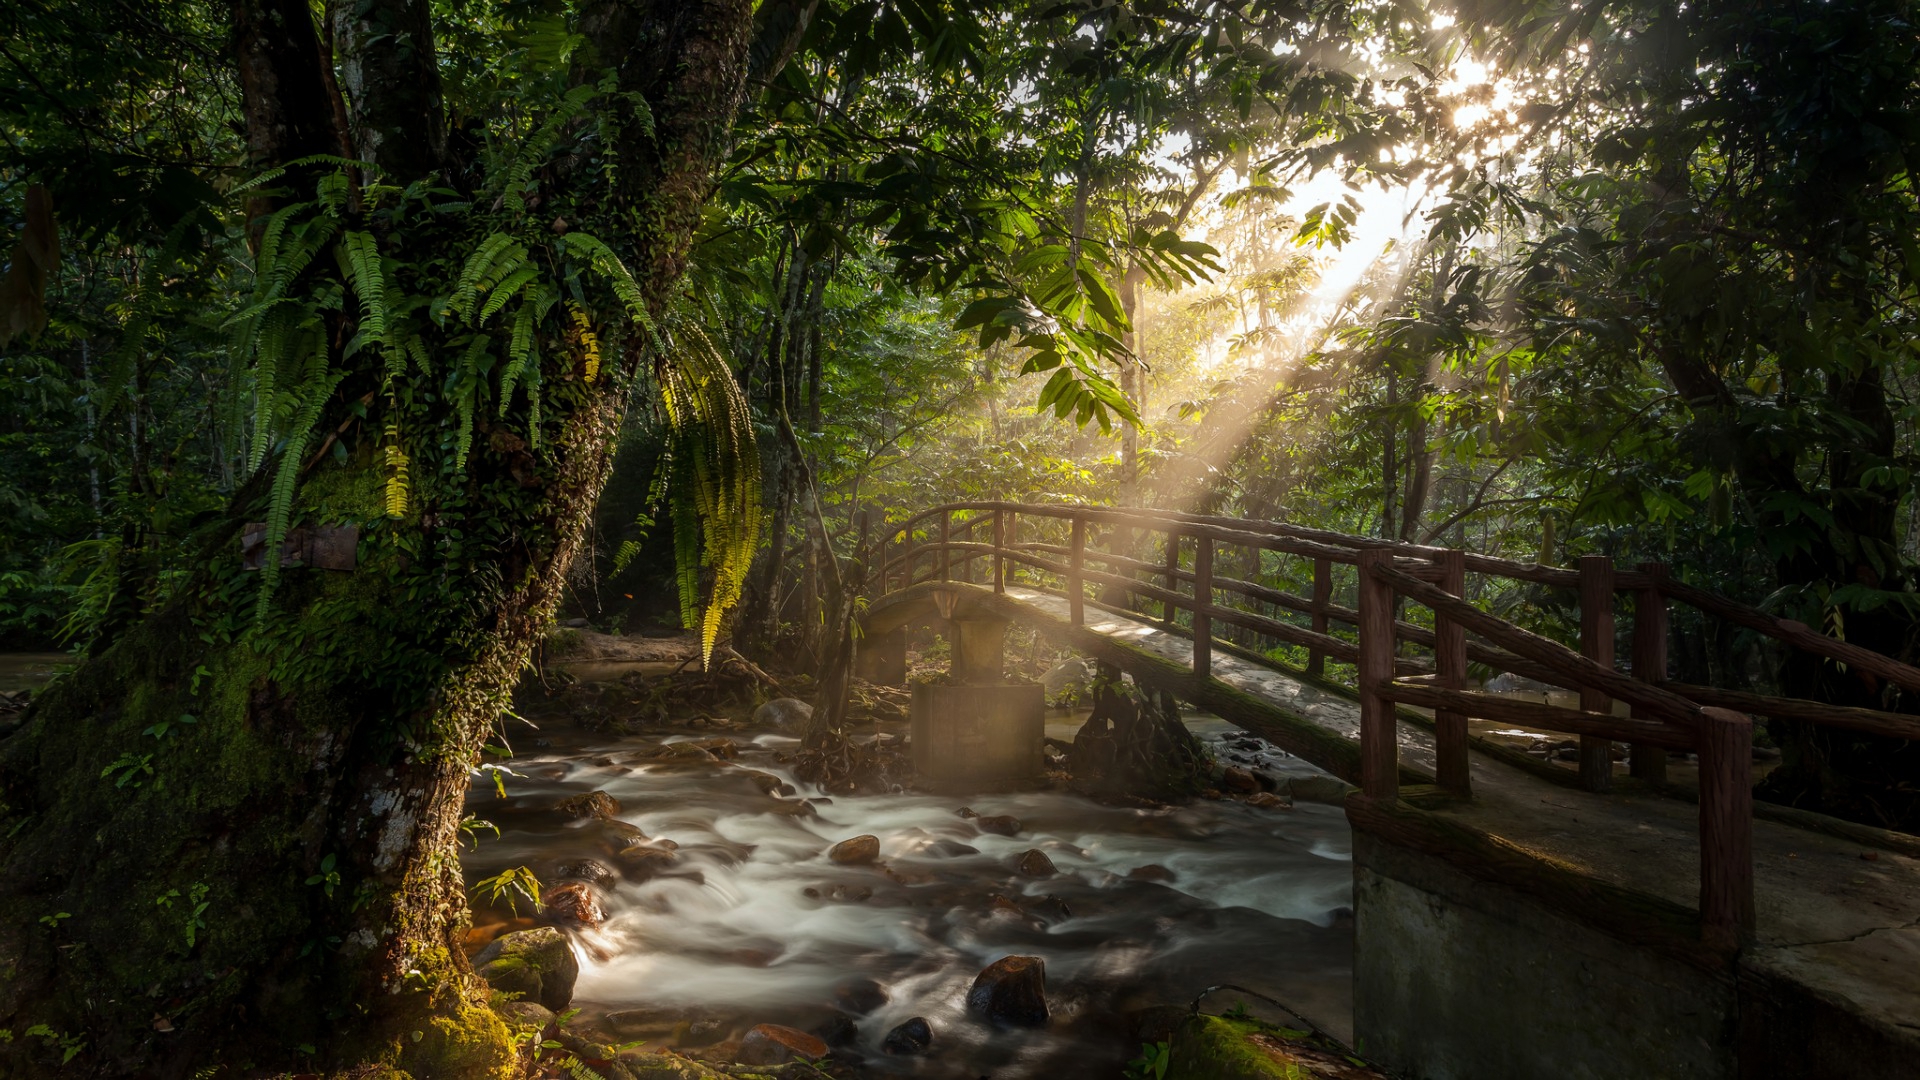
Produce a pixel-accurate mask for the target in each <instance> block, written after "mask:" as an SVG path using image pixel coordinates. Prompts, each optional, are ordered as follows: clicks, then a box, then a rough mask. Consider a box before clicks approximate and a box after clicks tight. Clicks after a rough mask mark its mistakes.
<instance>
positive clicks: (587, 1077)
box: [560, 1054, 607, 1080]
mask: <svg viewBox="0 0 1920 1080" xmlns="http://www.w3.org/2000/svg"><path fill="white" fill-rule="evenodd" d="M560 1067H561V1068H562V1069H564V1070H566V1073H567V1075H568V1076H570V1077H572V1078H573V1080H607V1078H606V1077H604V1076H602V1075H600V1074H599V1073H598V1072H595V1071H594V1070H593V1069H592V1068H591V1067H590V1066H588V1065H587V1063H586V1062H584V1061H581V1060H580V1059H579V1058H578V1057H576V1056H575V1055H573V1054H568V1055H567V1056H566V1057H563V1058H561V1059H560Z"/></svg>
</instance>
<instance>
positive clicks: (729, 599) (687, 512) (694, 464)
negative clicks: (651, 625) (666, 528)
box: [655, 322, 761, 665]
mask: <svg viewBox="0 0 1920 1080" xmlns="http://www.w3.org/2000/svg"><path fill="white" fill-rule="evenodd" d="M674 336H675V338H676V340H675V341H674V343H673V344H674V348H673V349H672V351H671V353H665V352H663V353H661V354H659V355H660V360H659V362H658V363H657V365H656V370H655V374H656V376H657V378H658V379H659V383H660V399H661V404H662V405H663V406H664V408H665V411H666V414H667V422H668V424H669V425H670V426H671V428H672V431H673V448H672V456H673V466H672V467H673V469H674V470H675V479H676V482H675V483H674V484H673V485H672V488H671V491H670V492H669V495H670V499H671V503H672V511H673V524H674V555H675V565H676V568H677V570H678V578H679V583H680V608H681V613H682V614H681V617H682V619H683V621H684V622H685V624H686V625H688V626H690V627H691V626H695V625H698V626H699V628H700V661H701V663H702V665H707V664H710V663H711V662H712V658H713V647H714V644H715V643H716V642H717V641H718V640H719V636H720V627H721V625H722V624H723V623H724V622H725V619H726V616H727V613H728V612H730V611H731V610H732V609H733V607H734V606H735V605H736V604H738V603H739V601H740V591H741V588H742V586H743V585H745V583H746V579H747V570H748V568H749V567H750V566H751V565H752V563H753V555H754V552H755V551H756V550H757V549H758V548H759V545H760V511H761V506H760V450H759V446H758V445H757V443H756V441H755V439H754V434H753V414H752V411H751V410H750V409H749V407H748V405H747V399H746V395H744V394H742V393H741V392H740V384H739V382H738V381H736V380H735V378H734V375H733V369H732V367H731V366H730V365H728V363H727V361H726V358H725V357H723V356H721V355H720V351H719V350H718V349H716V348H714V346H713V342H712V341H711V340H709V339H708V337H707V335H706V333H705V332H704V331H702V330H701V329H700V327H699V326H697V325H695V324H693V323H691V322H688V323H685V324H684V325H682V326H680V327H678V329H677V333H676V334H675V335H674ZM703 569H704V570H705V571H706V572H707V573H708V574H709V575H710V576H711V579H712V590H711V592H709V593H708V595H707V596H706V597H705V603H704V604H702V603H701V597H700V589H699V584H700V572H701V570H703Z"/></svg>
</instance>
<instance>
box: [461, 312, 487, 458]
mask: <svg viewBox="0 0 1920 1080" xmlns="http://www.w3.org/2000/svg"><path fill="white" fill-rule="evenodd" d="M492 344H493V343H492V342H491V341H489V340H488V339H487V337H486V335H484V334H475V335H474V336H473V340H472V341H470V342H468V343H467V348H466V351H465V352H463V353H461V354H460V366H459V368H458V369H456V370H455V372H454V390H453V393H454V407H455V408H456V409H457V410H458V411H459V414H460V430H459V434H458V435H457V436H456V437H455V438H456V441H455V444H454V452H453V467H454V468H455V469H456V470H459V469H465V468H466V467H467V452H468V451H469V450H470V449H472V447H473V412H474V409H475V407H476V406H477V405H478V404H479V397H480V387H481V385H482V380H484V379H485V378H486V371H487V368H489V367H491V366H492V363H493V353H492V351H491V346H492Z"/></svg>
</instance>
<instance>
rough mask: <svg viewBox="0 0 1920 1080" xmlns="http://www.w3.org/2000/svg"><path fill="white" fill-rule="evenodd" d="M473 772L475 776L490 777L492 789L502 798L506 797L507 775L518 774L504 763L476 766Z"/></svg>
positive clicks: (515, 775)
mask: <svg viewBox="0 0 1920 1080" xmlns="http://www.w3.org/2000/svg"><path fill="white" fill-rule="evenodd" d="M473 772H474V775H475V776H490V777H492V778H493V790H494V791H495V793H497V794H498V795H499V796H500V797H501V798H503V799H504V798H506V797H507V777H509V776H514V777H517V776H519V775H520V774H519V773H517V772H514V771H513V770H512V769H509V768H507V767H506V766H505V765H495V764H492V763H488V764H485V765H482V766H480V767H479V768H476V769H475V770H473Z"/></svg>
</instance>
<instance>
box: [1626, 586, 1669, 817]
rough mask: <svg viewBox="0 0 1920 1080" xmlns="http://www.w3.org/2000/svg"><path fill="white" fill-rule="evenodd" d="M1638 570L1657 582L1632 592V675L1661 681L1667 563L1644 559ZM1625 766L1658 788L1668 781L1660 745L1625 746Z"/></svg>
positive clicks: (1664, 653)
mask: <svg viewBox="0 0 1920 1080" xmlns="http://www.w3.org/2000/svg"><path fill="white" fill-rule="evenodd" d="M1638 569H1639V571H1640V572H1641V573H1642V574H1645V575H1647V576H1648V577H1651V578H1655V579H1656V583H1655V584H1653V585H1651V586H1649V587H1647V588H1644V589H1639V590H1636V591H1635V592H1634V594H1633V677H1634V678H1636V679H1639V680H1640V681H1641V682H1648V683H1660V682H1664V681H1666V678H1667V596H1666V593H1664V592H1662V591H1661V589H1660V586H1659V584H1658V580H1657V579H1662V578H1665V577H1666V576H1667V564H1666V563H1662V562H1643V563H1641V564H1640V565H1639V567H1638ZM1633 714H1634V715H1635V716H1637V717H1639V718H1640V719H1642V720H1650V719H1652V717H1650V716H1647V715H1645V713H1644V711H1643V710H1641V709H1639V708H1636V709H1634V711H1633ZM1628 768H1629V769H1630V770H1631V771H1632V772H1633V775H1634V776H1635V777H1637V778H1639V779H1641V780H1644V781H1646V782H1647V783H1649V784H1652V785H1654V786H1656V787H1658V786H1659V785H1661V784H1664V783H1666V782H1667V752H1666V750H1665V749H1664V748H1662V747H1658V746H1648V745H1646V744H1645V743H1633V744H1631V745H1630V746H1629V747H1628Z"/></svg>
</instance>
